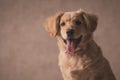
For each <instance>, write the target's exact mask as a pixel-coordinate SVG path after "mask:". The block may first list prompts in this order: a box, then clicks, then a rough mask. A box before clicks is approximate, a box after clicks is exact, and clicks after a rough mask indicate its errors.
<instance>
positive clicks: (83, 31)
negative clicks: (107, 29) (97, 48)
mask: <svg viewBox="0 0 120 80" xmlns="http://www.w3.org/2000/svg"><path fill="white" fill-rule="evenodd" d="M96 26H97V17H96V16H95V15H93V14H90V13H86V12H85V11H82V10H79V11H74V12H64V13H58V14H56V15H55V16H53V17H51V18H48V20H47V21H46V26H45V27H46V29H47V31H48V32H49V33H50V35H51V36H59V37H61V39H62V40H63V44H65V45H66V51H67V53H74V51H75V49H76V48H77V47H78V46H79V45H80V44H83V43H87V42H88V41H89V40H90V39H91V38H92V33H93V32H94V31H95V29H96Z"/></svg>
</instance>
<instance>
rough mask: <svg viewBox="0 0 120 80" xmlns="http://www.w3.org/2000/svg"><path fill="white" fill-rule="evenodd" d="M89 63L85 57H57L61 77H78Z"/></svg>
mask: <svg viewBox="0 0 120 80" xmlns="http://www.w3.org/2000/svg"><path fill="white" fill-rule="evenodd" d="M88 62H89V59H87V57H86V56H83V57H82V58H80V57H78V56H77V57H67V56H65V55H59V66H60V69H61V72H62V74H63V76H66V77H69V78H70V77H72V76H78V75H79V74H80V73H81V71H82V70H83V69H84V68H85V67H86V64H87V63H88Z"/></svg>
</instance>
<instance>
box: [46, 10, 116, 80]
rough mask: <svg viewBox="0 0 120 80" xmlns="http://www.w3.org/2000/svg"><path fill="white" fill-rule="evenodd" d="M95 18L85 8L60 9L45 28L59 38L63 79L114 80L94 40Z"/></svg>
mask: <svg viewBox="0 0 120 80" xmlns="http://www.w3.org/2000/svg"><path fill="white" fill-rule="evenodd" d="M97 21H98V17H97V16H96V15H95V14H92V13H88V12H86V11H84V10H81V9H80V10H77V11H73V12H59V13H57V14H56V15H55V16H52V17H50V18H48V19H47V20H46V22H45V28H46V30H47V32H48V33H49V34H50V36H52V37H56V38H57V40H58V46H59V49H60V54H59V66H60V70H61V72H62V76H63V79H64V80H116V79H115V76H114V74H113V72H112V70H111V67H110V64H109V62H108V60H107V59H106V58H105V57H104V56H103V54H102V51H101V49H100V47H99V46H98V45H97V44H96V42H95V41H94V39H93V33H94V31H95V30H96V27H97Z"/></svg>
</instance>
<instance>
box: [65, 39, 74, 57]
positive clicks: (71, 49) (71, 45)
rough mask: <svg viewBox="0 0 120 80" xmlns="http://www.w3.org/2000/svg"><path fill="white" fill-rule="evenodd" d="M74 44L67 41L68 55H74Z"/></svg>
mask: <svg viewBox="0 0 120 80" xmlns="http://www.w3.org/2000/svg"><path fill="white" fill-rule="evenodd" d="M74 50H75V49H74V43H73V41H72V40H67V49H66V53H67V54H70V55H71V54H73V53H74Z"/></svg>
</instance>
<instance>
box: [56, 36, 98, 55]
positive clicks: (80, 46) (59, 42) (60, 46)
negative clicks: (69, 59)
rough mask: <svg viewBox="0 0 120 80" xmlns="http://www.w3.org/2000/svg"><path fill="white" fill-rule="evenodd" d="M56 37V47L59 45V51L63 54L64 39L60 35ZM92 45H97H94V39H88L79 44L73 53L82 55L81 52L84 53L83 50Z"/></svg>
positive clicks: (64, 48)
mask: <svg viewBox="0 0 120 80" xmlns="http://www.w3.org/2000/svg"><path fill="white" fill-rule="evenodd" d="M57 39H58V47H59V50H60V53H63V54H64V53H65V51H66V44H65V43H64V41H63V40H62V38H61V37H57ZM93 46H96V47H95V48H98V46H97V45H96V43H95V42H94V40H90V41H88V42H87V43H84V44H81V45H79V46H78V47H77V48H76V49H75V52H74V54H75V55H82V54H83V53H85V51H88V49H90V48H92V47H93ZM95 50H97V49H95Z"/></svg>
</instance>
